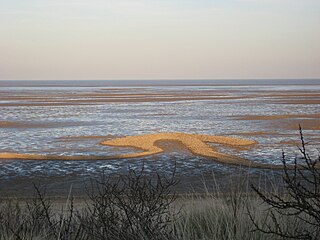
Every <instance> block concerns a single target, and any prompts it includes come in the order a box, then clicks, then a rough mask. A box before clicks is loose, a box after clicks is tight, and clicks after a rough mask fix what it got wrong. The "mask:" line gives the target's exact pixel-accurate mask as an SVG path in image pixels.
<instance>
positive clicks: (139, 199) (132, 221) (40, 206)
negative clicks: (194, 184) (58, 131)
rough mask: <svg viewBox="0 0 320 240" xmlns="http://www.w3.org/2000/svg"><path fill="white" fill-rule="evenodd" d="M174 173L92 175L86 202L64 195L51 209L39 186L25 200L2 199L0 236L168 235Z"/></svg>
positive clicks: (86, 237)
mask: <svg viewBox="0 0 320 240" xmlns="http://www.w3.org/2000/svg"><path fill="white" fill-rule="evenodd" d="M176 183H177V181H176V180H175V175H174V173H173V175H172V176H170V177H165V176H160V175H159V174H155V176H148V175H146V174H145V172H144V169H143V168H142V170H141V171H139V172H137V171H134V170H132V169H130V170H129V173H128V175H125V176H118V177H116V178H108V177H106V176H105V175H102V177H101V179H99V180H94V181H92V183H91V187H90V188H89V189H88V190H87V191H88V199H89V200H88V201H87V202H86V203H84V204H83V206H82V207H81V209H75V206H74V199H73V197H72V195H71V191H70V194H69V196H68V199H67V201H66V203H65V205H64V206H62V208H61V209H60V210H59V211H57V210H55V206H54V204H53V202H51V201H50V200H49V198H46V195H45V189H40V188H39V187H38V186H36V185H35V186H34V188H35V197H34V198H32V199H31V200H30V201H27V202H25V203H21V202H13V201H5V202H2V203H1V207H0V239H61V240H62V239H110V240H111V239H112V240H117V239H128V240H131V239H132V240H135V239H172V230H171V229H172V228H171V222H172V220H173V219H174V218H175V213H174V210H172V209H171V208H172V203H173V202H174V200H175V199H176V195H175V194H173V193H172V192H171V188H172V187H173V186H174V185H176Z"/></svg>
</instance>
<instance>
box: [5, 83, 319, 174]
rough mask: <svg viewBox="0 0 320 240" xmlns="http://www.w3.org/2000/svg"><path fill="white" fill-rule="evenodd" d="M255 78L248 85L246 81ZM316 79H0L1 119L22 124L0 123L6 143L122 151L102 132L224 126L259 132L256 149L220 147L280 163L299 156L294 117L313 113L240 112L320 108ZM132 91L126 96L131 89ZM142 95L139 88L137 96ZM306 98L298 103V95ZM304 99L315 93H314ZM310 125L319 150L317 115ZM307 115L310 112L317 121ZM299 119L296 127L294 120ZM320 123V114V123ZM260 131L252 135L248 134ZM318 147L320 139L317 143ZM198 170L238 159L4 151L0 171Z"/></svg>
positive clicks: (231, 132)
mask: <svg viewBox="0 0 320 240" xmlns="http://www.w3.org/2000/svg"><path fill="white" fill-rule="evenodd" d="M249 84H250V85H249ZM319 93H320V81H304V80H294V81H289V82H285V81H230V82H222V81H200V82H197V81H148V82H142V81H125V82H116V81H102V82H101V81H92V82H91V81H81V82H79V81H69V82H66V81H64V82H59V81H49V82H37V81H33V82H32V81H29V82H25V81H20V82H19V81H16V82H12V81H2V82H0V121H1V122H10V123H18V125H14V124H13V125H4V126H3V127H1V128H0V133H1V135H0V151H1V152H19V153H39V154H57V155H108V156H109V155H110V156H112V155H118V154H120V153H129V152H134V150H133V149H123V148H112V147H107V146H102V145H99V142H100V141H102V140H103V139H100V138H77V137H78V136H97V135H98V136H107V137H106V139H107V138H112V137H121V136H127V135H140V134H148V133H157V132H185V133H199V134H210V135H225V136H234V137H242V138H248V139H252V140H256V141H258V142H259V144H258V145H257V146H256V147H254V148H253V149H248V150H244V151H234V150H231V149H226V148H222V149H221V151H222V152H223V151H224V152H227V153H231V154H233V155H238V156H242V157H246V158H248V159H251V160H254V161H261V162H272V163H277V164H278V163H280V157H281V150H282V149H285V151H286V152H288V155H289V156H288V157H289V158H291V159H292V158H293V157H294V155H295V154H296V153H297V147H296V146H294V145H292V144H291V145H290V144H283V143H285V142H289V141H293V140H298V137H299V136H298V131H297V128H298V123H300V122H303V121H306V122H308V121H309V120H310V119H308V118H307V117H304V116H300V117H297V118H294V119H278V120H243V119H241V117H245V116H247V115H267V116H269V115H288V114H289V115H297V114H300V115H302V114H303V115H306V114H319V113H320V105H319V98H320V96H319V95H317V94H319ZM126 94H128V96H126ZM133 94H136V95H133ZM301 100H302V102H299V101H301ZM307 100H311V101H310V102H308V101H307ZM311 120H312V124H313V125H312V126H311V127H310V128H309V130H308V127H307V129H306V130H305V131H304V133H305V134H306V138H307V139H308V140H310V141H311V142H312V143H314V144H311V145H310V149H311V150H312V152H315V153H316V149H317V144H315V143H318V142H319V133H320V131H319V130H315V129H317V127H315V125H317V122H316V121H318V122H319V119H311ZM311 120H310V121H311ZM290 124H291V125H294V126H295V127H292V126H291V125H290ZM319 125H320V122H319ZM252 133H255V134H252ZM318 146H319V145H318ZM142 161H145V164H146V169H147V171H148V170H150V171H152V170H158V171H160V172H168V171H171V170H172V166H173V163H174V162H175V161H176V162H177V167H178V169H177V170H178V171H179V172H181V173H182V174H186V175H201V174H203V173H208V172H211V171H218V172H225V173H232V169H233V168H232V167H229V166H226V165H222V164H218V163H215V162H214V161H212V160H211V159H207V158H203V157H198V156H193V155H192V154H190V153H189V152H187V151H178V150H172V151H169V152H167V153H165V154H159V155H157V156H152V157H146V158H144V159H123V160H110V161H79V162H72V161H69V162H62V161H41V162H37V161H29V160H28V161H12V160H0V177H1V178H2V179H12V178H17V177H21V176H25V177H28V176H32V177H34V176H44V177H46V176H50V177H66V176H92V175H95V174H96V173H97V172H99V171H102V170H103V171H105V172H107V173H115V172H121V171H126V170H127V168H128V166H131V167H133V168H135V167H138V168H139V167H140V166H141V164H142Z"/></svg>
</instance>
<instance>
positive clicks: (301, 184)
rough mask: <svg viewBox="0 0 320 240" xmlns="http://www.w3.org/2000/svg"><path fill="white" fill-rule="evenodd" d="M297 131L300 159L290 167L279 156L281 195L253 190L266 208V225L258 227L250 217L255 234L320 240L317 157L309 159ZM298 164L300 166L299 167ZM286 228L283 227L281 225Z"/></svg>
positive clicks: (304, 144)
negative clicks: (281, 166) (283, 185)
mask: <svg viewBox="0 0 320 240" xmlns="http://www.w3.org/2000/svg"><path fill="white" fill-rule="evenodd" d="M299 129H300V139H301V147H299V150H300V153H301V157H300V159H298V158H297V157H296V158H295V161H294V163H293V165H289V164H288V163H287V160H286V156H285V154H284V152H283V153H282V164H283V168H284V169H283V177H282V179H283V181H284V183H285V190H286V192H285V193H284V194H279V193H263V192H262V191H260V190H259V189H258V188H256V187H255V186H252V188H253V190H254V191H255V192H256V193H257V194H258V196H259V197H260V198H261V199H262V201H263V202H264V203H266V204H267V205H268V206H269V209H268V210H267V211H266V215H265V219H266V220H267V219H269V220H270V221H269V222H268V224H258V223H257V221H256V220H255V218H254V217H253V214H252V213H250V217H251V219H252V222H253V223H254V225H255V228H256V229H255V230H258V231H261V232H263V233H266V234H272V235H275V236H278V237H281V238H284V239H310V240H311V239H320V168H319V167H320V164H319V163H320V156H319V155H318V158H317V159H314V160H313V159H311V157H310V156H309V154H308V153H307V150H306V143H305V141H304V137H303V133H302V130H301V126H299ZM300 162H301V163H300ZM284 221H285V222H286V223H287V224H285V225H283V222H284Z"/></svg>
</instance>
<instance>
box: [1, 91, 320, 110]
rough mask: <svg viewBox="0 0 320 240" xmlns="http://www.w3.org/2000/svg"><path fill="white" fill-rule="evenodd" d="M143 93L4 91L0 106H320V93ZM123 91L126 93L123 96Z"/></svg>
mask: <svg viewBox="0 0 320 240" xmlns="http://www.w3.org/2000/svg"><path fill="white" fill-rule="evenodd" d="M135 91H140V92H137V93H132V90H131V89H129V88H117V89H104V90H103V89H100V90H95V91H92V92H86V93H83V92H82V93H77V92H75V93H73V94H66V93H62V92H50V93H46V94H43V93H37V94H34V93H33V92H32V91H31V92H30V91H26V92H24V91H20V92H18V93H17V94H15V95H11V94H10V93H8V92H6V91H1V92H0V106H50V105H52V106H64V105H84V104H85V105H89V104H108V103H125V102H128V103H129V102H130V103H135V102H136V103H140V102H175V101H188V100H189V101H196V100H211V101H215V100H216V101H219V100H226V101H227V100H239V99H255V98H257V99H262V100H264V101H268V102H274V103H276V104H277V103H278V104H286V103H287V104H320V94H318V93H310V92H304V91H298V92H297V91H286V93H283V94H279V93H278V92H276V91H275V92H271V93H268V92H259V93H257V91H255V92H252V93H251V92H250V91H248V92H247V93H246V94H243V92H241V91H239V90H238V91H237V90H232V89H230V90H219V89H217V90H214V91H213V90H207V91H202V92H201V93H199V92H194V91H184V92H182V91H179V90H175V91H173V92H159V93H153V92H148V89H143V88H140V89H135ZM120 92H122V93H120Z"/></svg>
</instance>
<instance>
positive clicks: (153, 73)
mask: <svg viewBox="0 0 320 240" xmlns="http://www.w3.org/2000/svg"><path fill="white" fill-rule="evenodd" d="M269 78H270V79H292V78H295V79H300V78H303V79H307V78H320V1H319V0H27V1H26V0H0V80H25V79H28V80H64V79H65V80H69V79H72V80H76V79H79V80H87V79H88V80H89V79H96V80H99V79H111V80H117V79H269Z"/></svg>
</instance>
